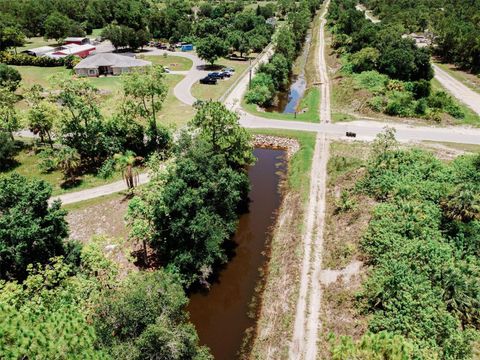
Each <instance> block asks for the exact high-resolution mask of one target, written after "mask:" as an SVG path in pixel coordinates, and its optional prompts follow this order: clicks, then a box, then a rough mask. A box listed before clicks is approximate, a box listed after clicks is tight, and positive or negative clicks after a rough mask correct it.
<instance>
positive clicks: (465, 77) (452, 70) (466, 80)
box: [435, 62, 480, 94]
mask: <svg viewBox="0 0 480 360" xmlns="http://www.w3.org/2000/svg"><path fill="white" fill-rule="evenodd" d="M435 65H437V66H438V67H439V68H441V69H442V70H444V71H446V72H447V73H448V74H449V75H450V76H451V77H453V78H454V79H457V80H458V81H460V82H461V83H462V84H463V85H465V86H467V87H468V88H470V89H472V90H473V91H475V92H477V93H479V94H480V75H475V74H470V73H468V72H465V71H462V70H459V69H457V68H456V67H455V65H452V64H442V63H438V62H435Z"/></svg>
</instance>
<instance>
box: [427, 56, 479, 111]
mask: <svg viewBox="0 0 480 360" xmlns="http://www.w3.org/2000/svg"><path fill="white" fill-rule="evenodd" d="M432 67H433V70H435V79H437V80H438V81H439V82H440V84H442V85H443V87H444V88H445V89H447V90H448V91H449V92H450V93H451V94H452V95H453V96H455V97H456V98H457V99H458V100H460V101H462V102H463V103H464V104H465V105H467V106H468V107H470V108H471V109H472V110H473V111H475V112H476V113H477V114H478V115H480V94H478V93H476V92H475V91H473V90H471V89H469V88H468V87H467V86H465V85H463V84H462V83H461V82H460V81H458V80H457V79H455V78H453V77H452V76H450V75H449V74H448V73H447V72H446V71H444V70H442V69H440V67H438V66H437V65H435V64H432Z"/></svg>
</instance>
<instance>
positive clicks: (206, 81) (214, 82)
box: [200, 75, 218, 85]
mask: <svg viewBox="0 0 480 360" xmlns="http://www.w3.org/2000/svg"><path fill="white" fill-rule="evenodd" d="M217 81H218V79H217V78H214V77H211V76H210V75H209V76H205V77H204V78H202V79H200V84H206V85H217Z"/></svg>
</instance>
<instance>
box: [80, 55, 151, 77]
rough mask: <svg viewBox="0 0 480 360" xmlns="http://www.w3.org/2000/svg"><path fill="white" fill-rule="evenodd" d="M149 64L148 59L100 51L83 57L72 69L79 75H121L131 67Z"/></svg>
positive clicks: (138, 67)
mask: <svg viewBox="0 0 480 360" xmlns="http://www.w3.org/2000/svg"><path fill="white" fill-rule="evenodd" d="M151 65H152V63H151V62H150V61H145V60H139V59H135V58H133V57H130V56H124V55H118V54H112V53H101V54H95V55H92V56H89V57H87V58H86V59H83V60H82V61H80V62H79V63H78V64H77V65H76V66H75V67H74V69H75V73H76V74H77V75H79V76H100V75H121V74H123V73H127V72H130V71H132V69H141V68H145V67H147V66H151Z"/></svg>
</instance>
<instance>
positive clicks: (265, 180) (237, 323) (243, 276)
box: [188, 148, 287, 360]
mask: <svg viewBox="0 0 480 360" xmlns="http://www.w3.org/2000/svg"><path fill="white" fill-rule="evenodd" d="M254 155H255V157H256V158H257V162H256V163H255V165H253V166H252V167H251V168H250V169H249V171H248V176H249V178H250V184H251V190H250V193H249V201H250V202H249V208H248V212H247V213H245V214H243V215H242V216H241V217H240V219H239V222H238V227H237V231H236V233H235V236H234V238H233V240H232V242H231V243H230V244H229V245H230V246H229V252H230V261H229V262H228V263H227V264H225V266H224V267H223V268H222V269H221V270H220V271H219V273H218V277H217V278H216V279H215V281H214V282H213V283H212V284H211V286H210V288H209V289H205V290H204V291H201V292H197V293H194V294H192V295H191V296H190V303H189V306H188V311H189V313H190V319H191V321H192V323H193V324H194V325H195V327H196V329H197V332H198V335H199V338H200V342H201V343H202V344H203V345H207V346H208V347H209V348H210V350H211V353H212V354H213V356H214V358H215V359H216V360H232V359H235V358H237V353H238V352H239V351H240V349H241V348H242V343H243V341H244V336H245V334H247V333H250V334H251V333H252V332H253V331H254V330H255V322H256V316H255V309H252V308H251V302H252V299H253V298H255V297H256V296H258V294H257V292H256V288H257V285H258V284H259V282H260V277H261V271H260V269H262V268H263V267H264V266H265V264H266V262H267V260H268V258H267V256H268V245H269V242H270V239H271V236H270V234H271V229H272V227H273V226H274V224H275V219H276V215H277V211H278V208H279V206H280V203H281V200H282V195H281V192H280V186H281V183H282V180H283V178H284V176H285V175H286V168H287V160H286V151H285V150H283V149H265V148H256V149H255V150H254Z"/></svg>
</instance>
